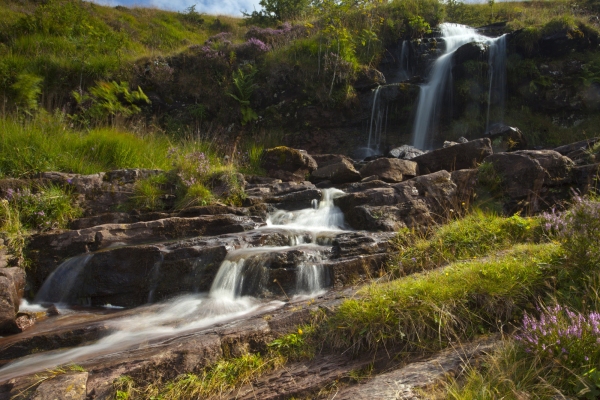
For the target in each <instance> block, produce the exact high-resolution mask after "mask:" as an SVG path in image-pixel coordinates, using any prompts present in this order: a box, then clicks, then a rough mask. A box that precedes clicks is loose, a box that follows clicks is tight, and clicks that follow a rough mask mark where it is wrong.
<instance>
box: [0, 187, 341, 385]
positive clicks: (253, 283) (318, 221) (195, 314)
mask: <svg viewBox="0 0 600 400" xmlns="http://www.w3.org/2000/svg"><path fill="white" fill-rule="evenodd" d="M322 192H323V199H322V200H321V201H320V202H319V203H318V205H317V206H316V207H315V208H311V209H305V210H300V211H295V212H286V211H277V212H276V213H274V214H273V215H271V216H270V218H269V223H268V227H266V228H265V229H281V230H283V231H284V232H287V233H289V234H290V236H291V237H301V236H302V235H300V234H299V232H300V231H308V232H310V235H309V240H307V239H306V238H304V239H303V240H297V239H295V240H296V242H298V241H300V242H306V243H296V244H294V245H293V246H280V247H255V248H243V249H237V250H231V251H229V252H228V254H227V256H226V259H225V260H224V261H223V262H222V264H221V266H220V267H219V270H218V272H217V274H216V276H215V278H214V281H213V284H212V287H211V288H210V291H209V292H208V293H202V294H195V295H186V296H180V297H178V298H175V299H172V300H169V301H167V302H164V303H158V304H154V305H151V306H145V307H140V308H138V309H136V310H135V312H131V311H129V312H128V311H123V313H125V314H126V316H124V317H121V318H118V319H114V318H113V319H109V320H108V321H106V322H105V324H107V325H108V326H109V328H110V330H111V331H112V333H110V334H109V335H107V336H106V337H104V338H102V339H100V340H98V341H97V342H95V343H93V344H90V345H86V346H79V347H76V348H72V349H68V350H57V351H47V352H44V353H38V354H34V355H31V356H28V357H24V358H21V359H19V360H16V361H14V362H11V363H9V364H7V365H6V366H4V367H3V368H1V369H0V382H2V381H6V380H9V379H12V378H15V377H19V376H22V375H27V374H32V373H36V372H39V371H42V370H46V369H50V368H54V367H56V366H57V365H63V364H68V363H83V362H86V361H90V360H92V359H99V358H102V357H107V356H109V355H111V354H116V353H119V352H122V351H126V350H128V349H132V348H142V347H148V346H152V345H153V344H155V343H158V342H159V341H160V340H163V339H166V338H171V337H175V336H178V335H182V334H184V333H186V332H191V331H198V330H201V329H203V328H207V327H210V326H212V325H214V324H216V323H224V322H228V321H234V320H238V319H240V318H244V317H248V316H250V315H254V314H257V313H265V312H270V311H273V310H275V309H277V308H279V307H281V306H282V305H283V304H284V303H283V302H281V301H275V300H272V301H265V300H262V301H261V300H260V299H259V298H257V297H255V296H256V295H257V294H258V293H259V292H260V290H261V289H263V288H264V285H265V283H267V281H270V279H269V275H268V274H269V268H268V264H269V260H270V259H271V257H277V255H278V254H280V253H283V252H286V251H290V250H291V251H295V252H296V253H300V254H301V255H302V256H301V257H300V258H299V259H300V264H299V265H296V269H297V271H296V281H295V289H296V294H302V295H309V296H314V295H317V294H319V293H322V291H323V289H324V288H325V284H326V278H327V277H326V273H325V272H324V270H323V268H322V267H321V265H320V260H321V259H320V257H321V256H320V254H321V252H322V251H323V250H324V249H326V247H324V246H320V245H318V244H316V242H317V240H318V239H319V238H320V237H321V235H322V234H324V235H325V236H327V235H330V234H331V233H332V232H342V229H343V228H344V226H345V223H344V218H343V214H342V212H341V211H340V210H339V209H338V208H337V207H335V206H334V204H333V200H334V199H335V198H336V197H338V196H340V195H342V194H343V192H342V191H340V190H337V189H324V190H323V191H322ZM291 241H292V242H293V240H291ZM311 241H312V242H311ZM92 256H93V255H90V254H86V255H82V256H79V257H74V258H72V259H70V260H67V261H66V262H65V263H63V264H62V265H61V266H60V267H58V268H57V269H56V271H55V272H54V273H53V274H51V275H50V276H49V277H48V279H47V281H46V282H45V283H44V285H43V287H42V290H40V293H39V294H38V296H37V297H36V300H37V299H38V298H39V301H40V302H52V301H55V302H62V301H64V300H66V299H67V298H68V296H69V295H70V293H71V291H72V285H74V284H76V281H77V277H78V276H79V274H80V273H81V271H82V270H83V268H85V265H86V264H87V262H88V261H89V260H90V259H91V257H92ZM161 261H162V260H161ZM155 268H156V269H159V268H160V262H157V263H156V264H155ZM69 271H70V273H71V274H70V273H69ZM151 274H152V273H151ZM265 278H266V279H265ZM55 288H57V290H56V293H54V289H55ZM52 293H54V294H52ZM150 295H151V294H150ZM286 296H287V294H286ZM27 307H29V308H37V307H36V306H35V305H29V304H28V305H27Z"/></svg>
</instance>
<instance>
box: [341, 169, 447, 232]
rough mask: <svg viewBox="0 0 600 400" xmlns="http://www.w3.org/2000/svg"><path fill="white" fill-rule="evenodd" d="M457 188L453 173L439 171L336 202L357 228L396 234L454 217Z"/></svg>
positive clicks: (348, 195) (349, 221)
mask: <svg viewBox="0 0 600 400" xmlns="http://www.w3.org/2000/svg"><path fill="white" fill-rule="evenodd" d="M375 182H376V181H375ZM369 183H373V182H369ZM354 185H357V184H354ZM456 189H457V188H456V184H455V183H454V182H452V180H451V175H450V173H448V172H446V171H438V172H436V173H434V174H429V175H424V176H419V177H416V178H413V179H410V180H407V181H404V182H401V183H396V184H394V185H391V186H389V187H375V188H372V189H366V190H362V191H357V192H353V193H349V194H347V195H345V196H342V197H339V198H337V199H335V200H334V203H335V204H336V205H337V206H338V207H340V209H341V210H342V212H343V213H344V216H345V218H346V222H347V223H348V224H350V226H352V227H353V228H354V229H364V230H370V231H396V230H398V229H400V228H405V227H409V228H420V227H425V226H429V225H431V224H433V223H435V222H436V221H440V222H441V221H444V220H445V219H447V218H448V217H450V216H452V215H453V212H454V211H455V209H456V206H457V190H456Z"/></svg>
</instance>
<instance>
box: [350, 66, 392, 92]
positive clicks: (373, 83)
mask: <svg viewBox="0 0 600 400" xmlns="http://www.w3.org/2000/svg"><path fill="white" fill-rule="evenodd" d="M379 85H385V76H384V75H383V74H382V73H381V72H379V71H378V70H376V69H375V68H369V67H364V68H362V69H361V70H360V71H359V72H358V77H357V79H356V81H355V82H354V88H355V89H356V90H358V91H359V92H364V91H367V90H371V89H374V88H376V87H377V86H379Z"/></svg>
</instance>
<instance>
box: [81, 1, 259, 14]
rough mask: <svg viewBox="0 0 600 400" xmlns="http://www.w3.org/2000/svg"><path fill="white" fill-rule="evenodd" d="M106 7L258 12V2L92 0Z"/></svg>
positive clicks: (240, 12) (230, 12)
mask: <svg viewBox="0 0 600 400" xmlns="http://www.w3.org/2000/svg"><path fill="white" fill-rule="evenodd" d="M92 1H93V2H94V3H98V4H104V5H107V6H113V7H114V6H119V5H120V6H126V7H135V6H137V7H156V8H160V9H163V10H173V11H184V10H185V9H186V8H188V7H190V6H193V5H194V4H195V5H196V11H197V12H199V13H205V14H217V15H218V14H222V15H234V16H241V15H242V11H247V12H249V13H250V12H252V11H254V10H257V11H258V10H260V8H261V7H260V6H259V5H258V3H259V1H260V0H92Z"/></svg>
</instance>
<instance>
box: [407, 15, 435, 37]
mask: <svg viewBox="0 0 600 400" xmlns="http://www.w3.org/2000/svg"><path fill="white" fill-rule="evenodd" d="M408 27H409V28H410V37H412V38H422V37H423V36H424V35H426V34H429V33H431V25H429V23H427V21H425V19H423V17H421V16H419V15H416V16H414V17H411V18H409V20H408Z"/></svg>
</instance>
